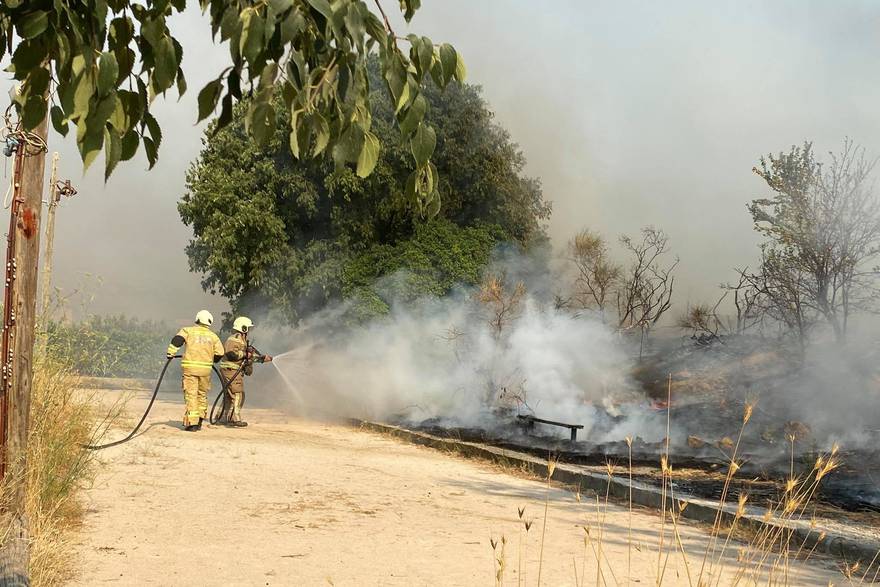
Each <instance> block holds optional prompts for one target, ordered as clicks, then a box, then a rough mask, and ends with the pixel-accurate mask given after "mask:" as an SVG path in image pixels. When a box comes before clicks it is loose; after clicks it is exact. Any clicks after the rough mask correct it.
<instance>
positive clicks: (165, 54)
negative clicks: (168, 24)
mask: <svg viewBox="0 0 880 587" xmlns="http://www.w3.org/2000/svg"><path fill="white" fill-rule="evenodd" d="M153 53H154V59H155V61H156V66H155V68H154V69H153V78H152V79H153V80H154V81H155V83H156V89H158V90H159V91H160V92H164V91H165V90H167V89H168V88H170V87H171V85H172V84H173V83H174V77H175V74H176V73H177V55H176V53H175V52H174V43H172V42H171V37H169V36H168V35H164V36H163V37H162V38H161V39H160V40H159V43H158V45H157V46H156V47H154V50H153Z"/></svg>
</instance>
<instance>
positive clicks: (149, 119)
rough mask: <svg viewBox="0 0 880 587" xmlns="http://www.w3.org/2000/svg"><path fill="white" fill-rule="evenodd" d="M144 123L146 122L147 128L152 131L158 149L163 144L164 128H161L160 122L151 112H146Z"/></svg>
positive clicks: (151, 135)
mask: <svg viewBox="0 0 880 587" xmlns="http://www.w3.org/2000/svg"><path fill="white" fill-rule="evenodd" d="M144 123H145V124H146V127H147V130H148V131H149V132H150V137H151V138H152V139H153V144H154V145H155V146H156V150H157V151H158V150H159V147H160V146H161V145H162V129H161V128H159V123H158V121H156V118H155V117H154V116H153V115H152V114H150V113H149V112H144Z"/></svg>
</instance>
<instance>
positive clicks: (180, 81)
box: [177, 68, 186, 101]
mask: <svg viewBox="0 0 880 587" xmlns="http://www.w3.org/2000/svg"><path fill="white" fill-rule="evenodd" d="M185 93H186V76H184V75H183V69H179V68H178V70H177V99H178V101H179V100H180V99H181V98H183V95H184V94H185Z"/></svg>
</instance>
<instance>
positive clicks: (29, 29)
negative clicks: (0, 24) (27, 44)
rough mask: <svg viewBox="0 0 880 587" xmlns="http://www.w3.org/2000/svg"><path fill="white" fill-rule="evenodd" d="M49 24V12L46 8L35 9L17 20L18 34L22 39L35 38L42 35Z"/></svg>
mask: <svg viewBox="0 0 880 587" xmlns="http://www.w3.org/2000/svg"><path fill="white" fill-rule="evenodd" d="M48 26H49V13H48V12H46V11H45V10H35V11H34V12H30V13H28V14H25V15H24V16H22V17H20V18H19V19H18V21H17V22H16V29H17V30H18V35H19V36H20V37H21V38H22V39H33V38H34V37H36V36H38V35H41V34H42V33H43V31H45V30H46V28H47V27H48Z"/></svg>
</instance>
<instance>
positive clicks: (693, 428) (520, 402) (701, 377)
mask: <svg viewBox="0 0 880 587" xmlns="http://www.w3.org/2000/svg"><path fill="white" fill-rule="evenodd" d="M489 274H494V275H504V276H506V277H505V279H504V281H503V293H502V295H501V297H502V298H505V296H506V299H508V301H509V299H510V297H511V296H512V295H513V292H514V289H515V287H516V283H518V282H520V281H521V282H522V283H523V285H524V292H523V293H522V296H521V298H520V299H519V300H518V301H517V303H516V304H513V305H512V307H511V308H508V309H507V312H508V313H507V314H506V316H505V318H504V320H503V321H502V322H503V323H502V324H501V325H500V328H499V324H498V323H497V320H496V319H497V311H498V308H497V307H495V306H493V305H492V304H491V303H486V302H485V300H484V301H481V300H480V299H479V297H480V296H479V291H478V289H476V288H470V289H466V288H461V289H459V290H457V291H456V292H455V293H454V294H452V295H450V296H448V297H446V298H441V299H436V298H431V299H421V300H417V301H415V302H413V301H406V302H404V301H401V300H396V299H394V297H393V295H392V294H390V293H388V292H391V291H394V290H395V288H394V287H392V286H391V283H392V282H398V283H399V280H401V279H406V275H405V274H397V275H395V276H393V277H392V278H388V279H387V280H385V282H384V283H381V284H378V285H377V286H376V290H377V291H378V292H380V293H388V295H389V297H388V298H386V299H387V301H388V302H389V304H390V307H391V310H390V312H389V313H388V314H387V315H385V316H381V317H377V318H375V319H372V320H370V321H368V322H366V323H361V324H357V325H351V324H349V323H348V318H349V316H350V312H351V310H352V303H351V302H349V303H343V304H339V305H336V306H334V307H331V308H328V309H326V310H323V311H321V312H319V313H318V314H316V315H314V316H313V317H312V318H310V319H308V320H307V321H305V322H304V323H303V324H302V325H301V326H300V327H298V328H296V329H290V330H270V329H268V328H265V327H258V328H257V329H256V330H255V331H254V334H253V336H254V337H255V340H256V341H257V345H258V347H260V348H261V350H265V351H267V352H275V353H278V354H277V355H276V359H275V361H274V363H273V365H274V367H275V368H265V367H264V368H263V369H261V370H258V377H257V379H256V380H255V383H257V385H256V386H253V387H255V388H261V391H259V392H258V393H257V394H252V397H253V400H251V398H249V401H251V402H252V405H255V404H265V405H273V406H279V405H283V406H285V407H286V409H288V410H289V411H291V412H292V413H296V414H299V415H306V416H312V417H356V418H362V419H371V420H381V421H392V422H403V423H407V424H410V425H417V424H419V423H422V422H426V421H432V422H435V423H439V424H440V425H442V426H445V427H479V428H483V429H493V428H496V427H498V426H500V425H505V424H509V422H510V420H511V419H512V417H513V416H514V415H516V414H534V415H537V416H539V417H541V418H547V419H552V420H560V421H565V422H571V423H575V424H582V425H584V427H585V428H584V431H583V433H582V434H581V436H580V437H581V438H584V439H588V440H590V441H591V442H597V443H603V442H613V441H621V440H623V439H624V438H626V437H627V436H629V437H633V438H640V439H642V440H643V441H645V442H648V443H651V442H659V441H661V440H662V439H663V438H664V437H665V435H666V412H665V410H664V409H662V406H661V407H660V408H658V406H657V405H652V401H654V400H657V399H660V400H665V395H666V392H667V389H666V387H667V383H668V381H669V379H668V378H669V377H670V376H671V378H672V390H673V398H672V399H673V402H672V415H671V422H672V423H671V434H670V438H671V441H672V443H673V445H676V446H679V447H686V446H687V442H688V437H689V436H698V437H700V438H702V439H704V440H705V441H707V442H710V443H712V442H716V441H717V440H718V439H720V438H723V437H725V436H734V437H735V435H736V433H737V431H738V427H739V426H740V423H741V415H742V410H743V409H744V406H745V404H746V403H754V404H756V411H755V414H756V416H755V418H754V420H753V422H752V424H751V425H750V427H749V429H748V430H747V432H746V438H747V439H751V441H752V446H753V447H754V448H755V450H759V449H760V451H764V450H765V449H769V450H771V451H775V450H776V449H779V450H782V448H784V447H785V446H787V442H786V437H787V435H788V434H789V433H790V431H791V429H792V426H795V427H797V426H799V425H801V424H802V425H803V428H802V429H799V432H798V439H797V440H798V447H799V450H814V449H827V448H828V447H830V446H831V444H833V443H834V442H841V443H842V444H843V445H844V446H846V447H848V448H868V447H870V446H872V443H873V442H875V440H876V435H877V432H876V431H877V429H880V384H878V381H880V379H878V373H877V367H876V365H877V361H876V359H877V356H876V352H875V351H874V350H872V347H871V346H870V345H868V344H867V343H865V342H858V341H853V342H852V346H848V347H844V348H834V347H832V346H831V345H824V344H821V343H820V344H817V345H815V346H814V347H811V348H810V349H809V351H808V353H807V354H806V356H803V357H797V358H796V355H797V353H796V352H795V351H794V349H793V348H792V349H788V348H787V347H786V345H785V344H784V342H780V341H779V340H777V339H774V338H761V337H739V338H737V337H731V338H728V339H727V340H722V341H719V342H718V343H717V344H716V345H714V346H713V347H711V348H708V349H707V348H704V347H698V346H696V345H694V344H693V342H692V341H690V339H688V338H686V337H681V338H668V339H667V340H666V341H665V342H664V343H663V344H659V345H656V346H655V352H654V354H653V356H651V357H647V358H646V359H645V360H643V361H640V360H639V358H638V355H639V351H638V340H636V339H637V337H631V336H628V335H626V334H621V333H619V332H617V331H616V330H615V329H614V328H612V327H611V326H610V325H607V324H604V323H603V322H602V320H600V319H599V317H598V316H597V315H595V314H594V313H592V312H589V311H578V312H572V311H571V310H567V309H559V308H557V307H556V305H555V304H554V302H553V295H552V292H554V291H558V290H559V288H560V287H562V285H561V284H563V283H564V281H565V279H566V277H565V275H564V272H561V271H560V270H559V268H558V267H555V266H554V264H553V263H549V264H548V263H547V262H546V259H545V261H544V262H538V263H536V261H535V259H533V258H524V257H521V256H517V255H515V254H511V253H510V252H507V253H505V254H504V255H500V256H499V260H498V261H497V262H496V264H495V265H493V267H492V268H491V269H490V271H489ZM511 276H513V277H511ZM646 371H650V373H649V376H648V377H646V376H645V373H646ZM651 377H653V379H654V385H652V384H651V382H650V381H649V379H650V378H651ZM805 430H806V432H805ZM544 432H546V433H548V434H553V433H554V431H553V429H551V428H548V429H546V430H544ZM558 433H559V434H562V435H565V434H567V431H564V430H562V431H558ZM764 445H767V446H764Z"/></svg>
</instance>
